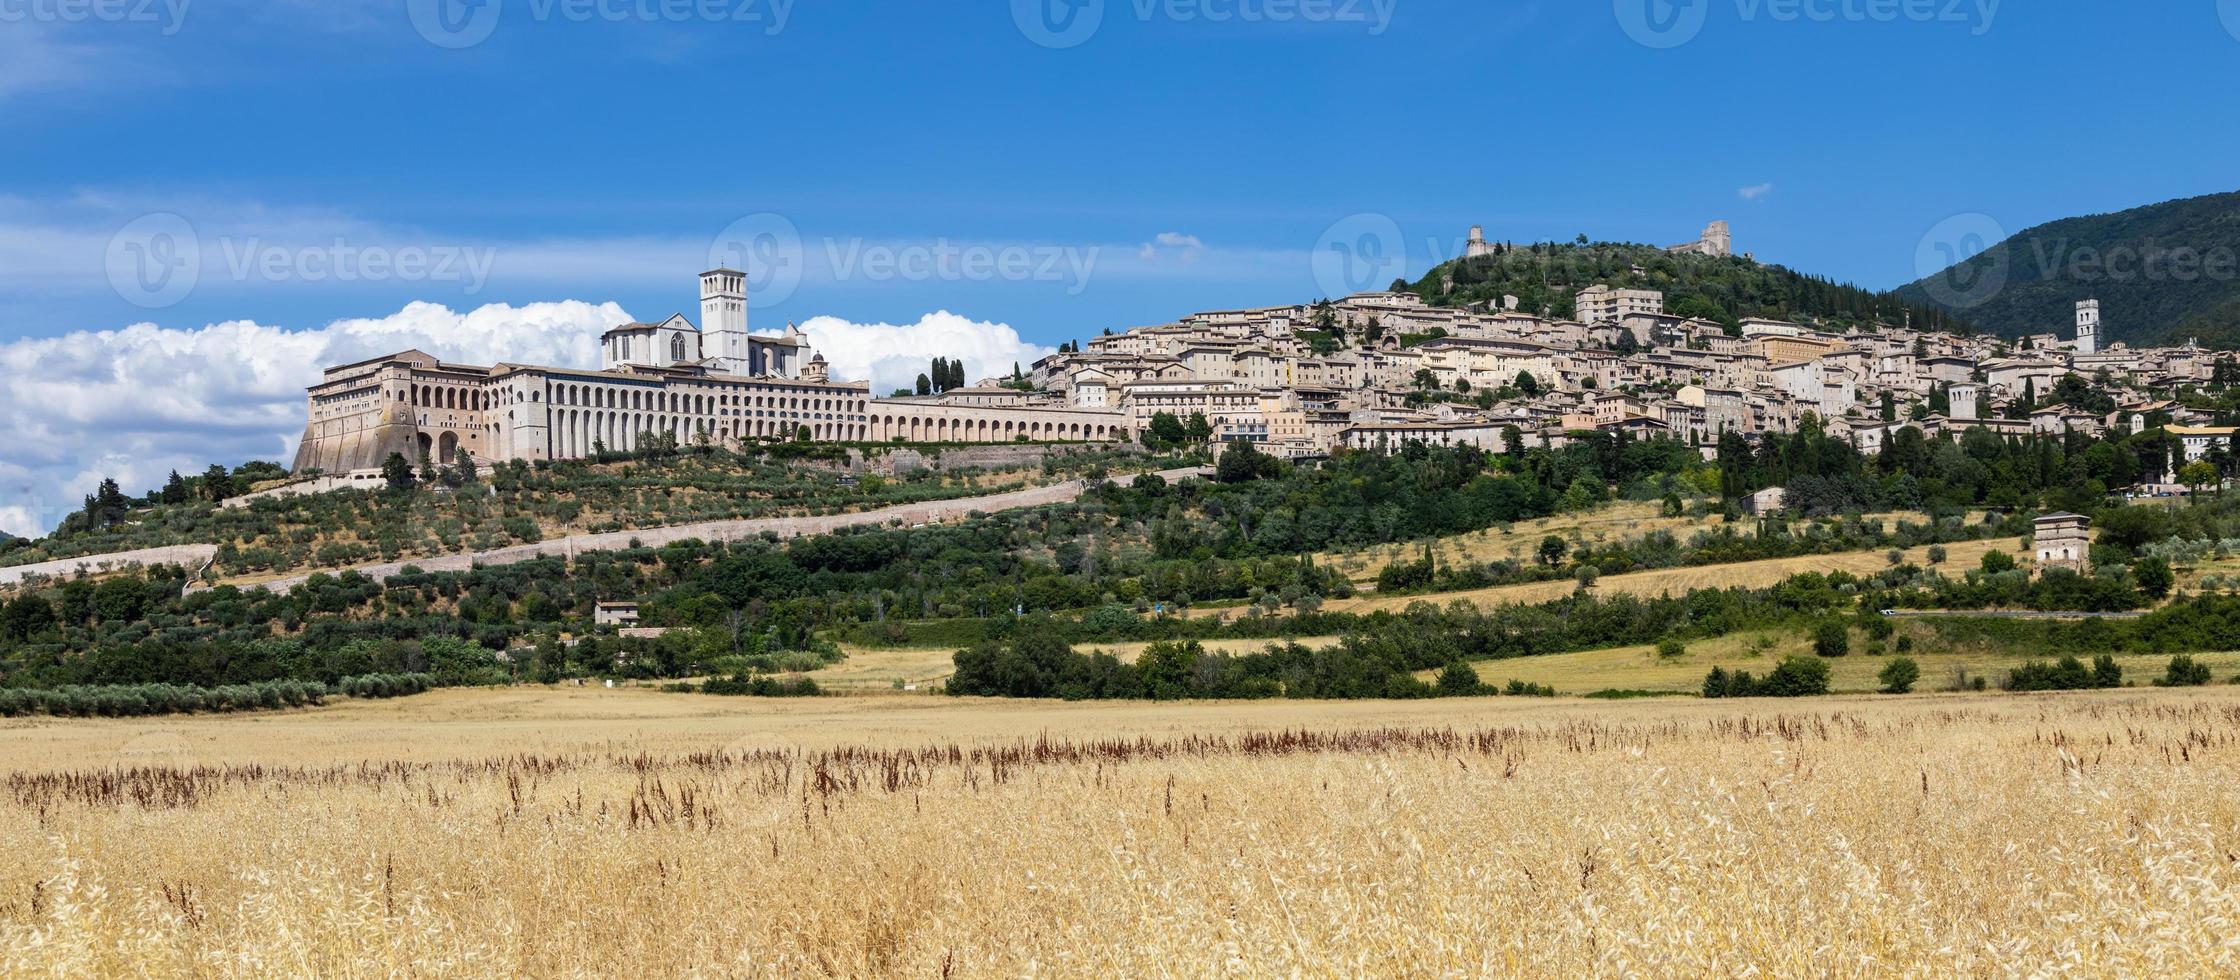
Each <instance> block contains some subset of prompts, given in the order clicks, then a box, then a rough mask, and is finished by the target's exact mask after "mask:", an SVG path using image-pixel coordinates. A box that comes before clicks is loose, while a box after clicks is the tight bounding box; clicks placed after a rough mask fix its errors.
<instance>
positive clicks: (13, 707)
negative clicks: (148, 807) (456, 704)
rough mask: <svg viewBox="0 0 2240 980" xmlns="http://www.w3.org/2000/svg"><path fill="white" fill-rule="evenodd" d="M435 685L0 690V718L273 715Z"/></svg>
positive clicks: (348, 681) (394, 679) (365, 679)
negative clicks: (336, 699)
mask: <svg viewBox="0 0 2240 980" xmlns="http://www.w3.org/2000/svg"><path fill="white" fill-rule="evenodd" d="M434 686H435V677H434V676H433V675H430V674H366V675H362V676H358V677H345V678H343V679H342V681H341V683H338V684H336V685H335V686H333V687H331V688H330V687H328V686H327V685H325V684H321V683H319V682H318V681H263V682H260V683H256V684H228V685H226V686H223V687H189V686H185V685H180V684H108V685H98V686H93V685H72V686H68V687H55V688H10V689H5V690H0V718H19V717H22V716H25V715H34V714H46V715H54V716H56V717H62V718H91V717H100V718H132V717H139V716H143V715H172V714H189V713H193V712H229V711H272V710H277V709H280V708H300V707H303V706H304V705H309V704H322V703H324V702H325V700H326V698H327V697H328V696H330V695H337V694H344V695H349V696H350V697H354V698H392V697H401V696H403V695H407V694H418V693H420V692H422V691H425V690H428V689H429V688H432V687H434Z"/></svg>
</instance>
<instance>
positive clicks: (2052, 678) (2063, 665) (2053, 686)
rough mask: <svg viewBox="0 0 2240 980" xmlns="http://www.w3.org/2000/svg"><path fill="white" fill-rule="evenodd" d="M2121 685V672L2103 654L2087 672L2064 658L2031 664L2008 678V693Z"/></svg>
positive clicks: (2027, 664) (2010, 673) (2087, 688)
mask: <svg viewBox="0 0 2240 980" xmlns="http://www.w3.org/2000/svg"><path fill="white" fill-rule="evenodd" d="M2122 685H2123V668H2121V667H2119V666H2117V664H2116V661H2115V658H2114V657H2110V656H2107V655H2105V654H2102V655H2101V656H2099V657H2095V658H2093V661H2092V666H2091V667H2090V668H2087V667H2085V665H2084V663H2083V662H2082V661H2079V660H2078V659H2077V658H2076V657H2073V656H2067V657H2062V658H2061V659H2060V660H2057V661H2055V662H2053V663H2050V664H2049V663H2044V662H2042V661H2036V660H2033V661H2031V662H2029V663H2025V664H2023V665H2022V666H2020V667H2016V668H2015V669H2014V670H2013V671H2011V672H2009V673H2008V674H2007V690H2010V691H2084V690H2090V689H2093V688H2107V687H2121V686H2122Z"/></svg>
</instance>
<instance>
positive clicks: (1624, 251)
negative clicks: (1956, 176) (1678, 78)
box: [1407, 242, 1965, 330]
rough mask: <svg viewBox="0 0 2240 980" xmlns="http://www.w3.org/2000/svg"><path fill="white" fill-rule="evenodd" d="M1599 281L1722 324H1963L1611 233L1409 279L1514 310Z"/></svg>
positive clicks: (1427, 296) (1422, 288)
mask: <svg viewBox="0 0 2240 980" xmlns="http://www.w3.org/2000/svg"><path fill="white" fill-rule="evenodd" d="M1596 283H1605V284H1608V285H1610V286H1612V287H1615V288H1620V289H1655V290H1660V291H1662V292H1663V293H1664V297H1665V299H1664V301H1665V310H1666V311H1667V312H1670V313H1674V314H1677V315H1680V316H1694V317H1701V318H1703V319H1707V320H1717V321H1719V322H1722V323H1726V324H1729V325H1732V324H1733V323H1734V322H1735V321H1737V320H1739V319H1741V318H1743V317H1770V318H1774V319H1782V320H1807V321H1816V322H1819V323H1821V324H1824V325H1826V326H1828V327H1830V328H1832V329H1837V330H1841V329H1845V328H1848V327H1851V326H1854V325H1857V326H1878V325H1881V326H1900V325H1904V324H1905V323H1907V322H1908V318H1909V315H1910V317H1911V322H1912V323H1914V324H1915V325H1917V326H1924V327H1929V328H1933V329H1945V330H1961V329H1965V325H1964V324H1962V323H1960V322H1959V321H1958V320H1956V319H1955V318H1953V317H1951V316H1949V315H1947V314H1946V313H1944V312H1943V311H1941V310H1937V309H1935V308H1933V307H1929V306H1925V305H1921V304H1908V303H1906V302H1903V301H1900V300H1899V299H1897V298H1896V297H1893V296H1891V295H1889V294H1886V293H1877V292H1874V291H1872V290H1867V289H1861V288H1859V287H1857V286H1853V285H1849V284H1846V283H1838V282H1835V281H1833V280H1830V279H1826V278H1822V277H1819V276H1811V275H1806V274H1804V273H1801V272H1797V271H1795V270H1792V269H1788V268H1785V267H1782V266H1778V265H1767V264H1763V263H1759V262H1756V261H1753V260H1751V259H1747V258H1743V257H1741V256H1731V257H1726V258H1719V257H1714V256H1708V255H1673V254H1671V253H1669V252H1666V251H1665V250H1664V249H1661V248H1657V247H1655V246H1651V245H1636V244H1629V243H1618V242H1594V243H1584V244H1557V243H1551V242H1542V243H1539V244H1535V245H1507V244H1497V245H1496V246H1495V254H1493V255H1484V256H1479V257H1477V258H1466V259H1455V260H1453V261H1450V262H1447V263H1444V264H1442V265H1440V266H1438V267H1437V268H1434V269H1432V270H1431V271H1430V272H1428V273H1425V274H1424V276H1423V278H1422V279H1420V280H1418V281H1416V282H1415V283H1414V284H1412V285H1409V286H1408V287H1407V288H1408V289H1410V290H1412V291H1413V292H1415V293H1416V294H1417V295H1420V296H1422V297H1423V298H1424V301H1425V302H1428V303H1433V304H1436V305H1441V306H1463V305H1468V304H1472V303H1479V302H1486V301H1492V302H1494V303H1496V304H1498V303H1499V301H1500V299H1501V297H1502V296H1504V295H1508V296H1515V297H1517V299H1518V304H1517V305H1518V308H1519V309H1521V310H1524V311H1527V312H1537V313H1540V314H1542V315H1547V316H1557V317H1567V316H1570V315H1572V297H1573V296H1574V295H1575V294H1576V293H1577V292H1578V291H1579V290H1580V289H1582V288H1584V287H1587V286H1592V285H1594V284H1596Z"/></svg>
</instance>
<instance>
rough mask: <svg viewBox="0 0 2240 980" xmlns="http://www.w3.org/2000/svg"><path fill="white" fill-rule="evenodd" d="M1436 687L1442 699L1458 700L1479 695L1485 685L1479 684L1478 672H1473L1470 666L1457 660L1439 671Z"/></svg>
mask: <svg viewBox="0 0 2240 980" xmlns="http://www.w3.org/2000/svg"><path fill="white" fill-rule="evenodd" d="M1436 687H1437V689H1438V692H1439V696H1440V697H1443V698H1457V697H1469V696H1471V695H1474V694H1477V693H1479V692H1480V690H1482V689H1483V688H1484V685H1483V684H1481V683H1479V681H1478V672H1477V671H1475V670H1472V669H1471V668H1470V665H1469V664H1466V663H1463V662H1462V661H1460V660H1457V661H1454V662H1453V663H1450V664H1448V665H1447V666H1446V667H1445V668H1443V669H1441V670H1440V671H1439V681H1438V684H1437V685H1436Z"/></svg>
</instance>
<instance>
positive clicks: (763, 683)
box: [700, 674, 824, 698]
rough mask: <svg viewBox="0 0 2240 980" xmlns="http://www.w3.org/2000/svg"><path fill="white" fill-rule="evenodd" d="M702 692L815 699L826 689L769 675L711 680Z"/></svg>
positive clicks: (808, 681) (801, 678)
mask: <svg viewBox="0 0 2240 980" xmlns="http://www.w3.org/2000/svg"><path fill="white" fill-rule="evenodd" d="M700 691H701V693H703V694H722V695H729V696H733V697H755V698H813V697H817V696H819V695H822V694H823V693H824V689H823V688H820V687H818V686H817V682H816V681H813V680H810V679H809V678H806V677H788V678H785V679H782V680H781V679H779V678H775V677H771V676H770V675H768V674H755V675H751V676H749V675H744V674H740V675H734V676H731V677H716V678H711V679H709V681H708V682H707V683H705V684H702V685H700Z"/></svg>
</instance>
